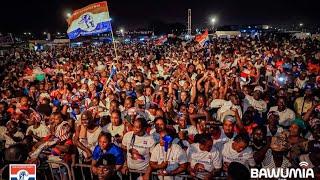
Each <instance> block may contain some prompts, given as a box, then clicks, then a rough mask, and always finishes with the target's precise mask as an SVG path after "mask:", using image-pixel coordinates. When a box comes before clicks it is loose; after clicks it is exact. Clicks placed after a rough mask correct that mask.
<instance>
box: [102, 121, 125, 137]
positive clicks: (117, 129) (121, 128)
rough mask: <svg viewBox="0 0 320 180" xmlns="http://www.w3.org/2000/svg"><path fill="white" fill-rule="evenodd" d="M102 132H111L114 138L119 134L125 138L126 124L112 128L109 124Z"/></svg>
mask: <svg viewBox="0 0 320 180" xmlns="http://www.w3.org/2000/svg"><path fill="white" fill-rule="evenodd" d="M102 131H103V132H109V133H110V134H111V136H112V137H114V136H115V135H117V134H119V135H120V136H123V131H124V124H121V125H120V126H112V123H109V124H107V125H105V126H104V127H103V128H102Z"/></svg>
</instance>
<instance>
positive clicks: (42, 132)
mask: <svg viewBox="0 0 320 180" xmlns="http://www.w3.org/2000/svg"><path fill="white" fill-rule="evenodd" d="M30 131H32V132H33V134H34V135H36V136H38V137H40V138H42V137H46V136H48V135H49V134H50V130H49V128H48V127H47V126H45V125H43V124H40V126H39V127H38V128H36V129H35V128H33V126H29V127H28V129H27V131H26V132H27V133H26V134H29V132H30ZM33 141H37V140H36V139H33Z"/></svg>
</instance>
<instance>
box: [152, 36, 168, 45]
mask: <svg viewBox="0 0 320 180" xmlns="http://www.w3.org/2000/svg"><path fill="white" fill-rule="evenodd" d="M167 41H168V37H167V35H164V36H161V37H159V38H158V39H156V41H155V42H154V43H155V45H158V46H160V45H163V44H164V43H165V42H167Z"/></svg>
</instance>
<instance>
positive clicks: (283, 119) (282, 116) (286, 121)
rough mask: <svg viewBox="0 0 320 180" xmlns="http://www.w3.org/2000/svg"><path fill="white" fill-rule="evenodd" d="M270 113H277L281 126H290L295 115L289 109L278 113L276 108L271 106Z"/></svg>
mask: <svg viewBox="0 0 320 180" xmlns="http://www.w3.org/2000/svg"><path fill="white" fill-rule="evenodd" d="M270 111H276V112H278V113H279V124H280V125H282V126H290V125H291V122H292V121H293V120H294V119H295V117H296V115H295V113H294V112H293V111H292V110H291V109H289V108H286V109H285V110H284V111H281V112H280V111H279V110H278V106H273V107H271V108H270V110H269V112H270Z"/></svg>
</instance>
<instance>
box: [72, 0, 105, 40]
mask: <svg viewBox="0 0 320 180" xmlns="http://www.w3.org/2000/svg"><path fill="white" fill-rule="evenodd" d="M110 20H111V19H110V17H109V11H108V5H107V2H106V1H103V2H98V3H94V4H90V5H88V6H86V7H84V8H81V9H78V10H76V11H74V12H73V13H72V15H71V17H70V18H69V19H68V24H69V28H68V31H67V33H68V36H69V39H75V38H77V37H79V36H90V35H95V34H100V33H104V32H108V31H111V22H110Z"/></svg>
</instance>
